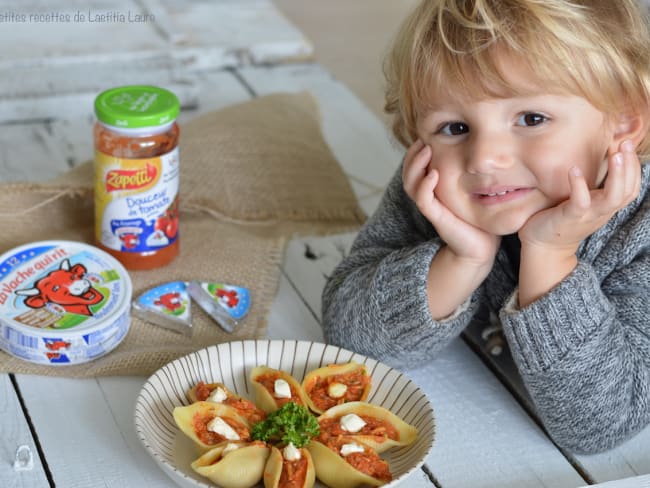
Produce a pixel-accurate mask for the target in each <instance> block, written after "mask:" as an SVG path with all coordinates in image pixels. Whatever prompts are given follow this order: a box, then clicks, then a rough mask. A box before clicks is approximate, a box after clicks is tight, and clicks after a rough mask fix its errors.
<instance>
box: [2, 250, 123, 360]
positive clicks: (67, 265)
mask: <svg viewBox="0 0 650 488" xmlns="http://www.w3.org/2000/svg"><path fill="white" fill-rule="evenodd" d="M131 293H132V285H131V279H130V278H129V275H128V273H127V272H126V270H125V269H124V267H123V266H122V265H121V264H120V263H119V262H118V261H117V260H116V259H115V258H113V257H112V256H110V255H109V254H107V253H105V252H104V251H102V250H100V249H98V248H96V247H93V246H90V245H88V244H84V243H81V242H72V241H41V242H35V243H31V244H27V245H24V246H20V247H18V248H15V249H12V250H10V251H8V252H6V253H5V254H3V255H2V256H0V349H3V350H4V351H5V352H7V353H9V354H12V355H14V356H16V357H19V358H21V359H25V360H27V361H31V362H35V363H39V364H55V365H60V364H78V363H83V362H87V361H90V360H92V359H95V358H97V357H100V356H102V355H104V354H106V353H107V352H109V351H110V350H112V349H114V348H115V347H116V346H117V345H118V344H119V343H120V342H121V341H122V339H123V338H124V336H125V335H126V333H127V331H128V328H129V325H130V318H129V308H130V302H131Z"/></svg>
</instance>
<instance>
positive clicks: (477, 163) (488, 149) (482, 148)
mask: <svg viewBox="0 0 650 488" xmlns="http://www.w3.org/2000/svg"><path fill="white" fill-rule="evenodd" d="M466 161H467V171H468V172H469V173H472V174H489V173H492V172H494V171H496V170H499V169H504V168H507V167H509V166H510V165H511V164H512V161H513V144H512V141H511V140H510V138H509V137H508V136H507V135H502V134H498V133H495V132H484V133H476V132H474V133H473V134H472V136H471V137H470V139H469V144H468V145H467V157H466Z"/></svg>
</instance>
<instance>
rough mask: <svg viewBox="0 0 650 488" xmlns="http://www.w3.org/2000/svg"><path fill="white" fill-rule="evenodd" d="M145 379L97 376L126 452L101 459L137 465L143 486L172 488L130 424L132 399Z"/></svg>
mask: <svg viewBox="0 0 650 488" xmlns="http://www.w3.org/2000/svg"><path fill="white" fill-rule="evenodd" d="M146 381H147V378H145V377H141V376H131V377H129V376H117V377H107V378H98V379H97V383H98V385H99V389H100V390H101V392H102V395H103V397H104V399H105V401H106V404H107V405H108V408H109V409H110V412H111V415H112V417H113V419H114V420H115V423H116V426H117V427H118V429H119V432H120V435H121V436H122V438H123V439H124V442H125V444H126V445H127V446H128V451H127V452H123V453H112V455H111V457H109V458H106V459H104V462H105V463H106V464H108V465H111V466H113V467H114V468H115V469H120V466H121V464H122V463H126V464H127V465H129V466H133V467H137V470H138V472H139V473H140V474H141V476H142V479H143V480H144V481H145V482H146V484H143V485H142V486H143V487H144V486H146V487H148V488H149V487H156V488H172V487H175V486H177V485H176V483H175V482H174V481H173V480H172V479H171V478H170V477H169V476H167V474H166V473H165V472H164V471H163V470H162V469H160V468H159V467H158V465H157V464H156V463H155V461H154V460H153V458H152V457H151V456H150V455H149V453H148V452H147V451H146V449H145V448H144V446H143V445H142V443H141V442H140V439H138V436H137V435H136V433H135V428H134V426H133V422H134V419H133V412H134V411H135V401H136V399H137V398H138V395H139V394H140V390H141V389H142V385H143V384H144V383H145V382H146Z"/></svg>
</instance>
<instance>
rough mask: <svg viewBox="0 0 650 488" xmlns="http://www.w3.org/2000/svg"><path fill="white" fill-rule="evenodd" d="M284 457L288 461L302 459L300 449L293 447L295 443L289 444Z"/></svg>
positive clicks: (283, 453) (283, 451) (284, 451)
mask: <svg viewBox="0 0 650 488" xmlns="http://www.w3.org/2000/svg"><path fill="white" fill-rule="evenodd" d="M282 455H283V456H284V459H286V460H287V461H298V459H300V457H301V455H300V449H298V448H297V447H296V446H294V445H293V442H290V443H289V444H287V446H286V447H285V448H284V449H283V450H282Z"/></svg>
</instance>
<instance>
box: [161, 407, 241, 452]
mask: <svg viewBox="0 0 650 488" xmlns="http://www.w3.org/2000/svg"><path fill="white" fill-rule="evenodd" d="M173 415H174V421H175V422H176V425H178V427H179V428H180V429H181V430H182V431H183V433H184V434H185V435H187V436H188V437H189V438H190V439H192V440H193V441H194V442H195V443H196V444H197V445H198V446H199V447H200V448H201V449H202V450H207V449H211V448H212V447H214V446H216V445H217V444H220V443H221V442H224V441H244V442H247V441H250V440H251V434H250V429H251V425H250V423H249V422H248V421H247V420H246V419H245V418H244V417H242V416H241V415H239V414H238V413H237V411H236V410H235V409H233V408H231V407H228V406H226V405H222V404H219V403H211V402H196V403H192V404H191V405H187V406H185V407H176V408H174V411H173Z"/></svg>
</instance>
